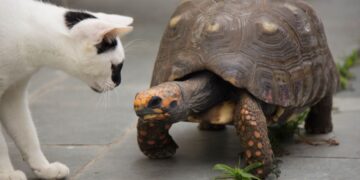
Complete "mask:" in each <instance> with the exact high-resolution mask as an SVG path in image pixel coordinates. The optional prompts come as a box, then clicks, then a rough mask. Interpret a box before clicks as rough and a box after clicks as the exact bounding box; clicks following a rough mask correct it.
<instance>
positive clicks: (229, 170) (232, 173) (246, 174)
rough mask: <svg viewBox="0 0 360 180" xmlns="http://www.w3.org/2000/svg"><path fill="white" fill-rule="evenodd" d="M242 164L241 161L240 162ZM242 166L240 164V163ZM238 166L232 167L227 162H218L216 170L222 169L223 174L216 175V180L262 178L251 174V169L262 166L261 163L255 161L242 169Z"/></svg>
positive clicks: (258, 179) (257, 179)
mask: <svg viewBox="0 0 360 180" xmlns="http://www.w3.org/2000/svg"><path fill="white" fill-rule="evenodd" d="M239 164H240V163H239ZM239 166H240V165H239ZM239 166H238V167H234V168H233V167H230V166H228V165H225V164H216V165H215V166H214V170H218V171H222V172H223V175H222V176H219V177H216V178H215V180H219V179H228V180H260V178H258V177H256V176H254V175H253V174H251V172H250V171H252V170H254V169H256V168H258V167H261V166H262V164H261V163H254V164H250V165H248V166H246V167H245V168H243V169H241V168H239Z"/></svg>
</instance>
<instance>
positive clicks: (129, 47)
mask: <svg viewBox="0 0 360 180" xmlns="http://www.w3.org/2000/svg"><path fill="white" fill-rule="evenodd" d="M139 42H144V43H145V40H144V39H135V40H132V41H130V42H128V43H127V44H126V45H125V46H124V52H125V54H128V53H129V52H131V51H132V50H136V49H138V48H139V47H140V46H141V43H139Z"/></svg>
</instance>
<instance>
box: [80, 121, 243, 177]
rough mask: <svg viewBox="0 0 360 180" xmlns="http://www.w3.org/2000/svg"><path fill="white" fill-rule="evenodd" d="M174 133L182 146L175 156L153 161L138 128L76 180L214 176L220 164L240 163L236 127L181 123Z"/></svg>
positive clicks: (172, 130)
mask: <svg viewBox="0 0 360 180" xmlns="http://www.w3.org/2000/svg"><path fill="white" fill-rule="evenodd" d="M171 134H172V136H173V138H174V139H175V141H176V142H177V144H178V145H179V147H180V148H179V149H178V151H177V153H176V155H175V156H174V157H173V158H171V159H165V160H150V159H148V158H147V157H145V156H144V155H143V154H142V153H141V152H140V150H139V148H138V146H137V142H136V131H135V129H133V130H132V131H131V133H129V135H128V136H127V137H126V139H125V140H124V141H123V142H122V143H121V144H114V146H112V147H111V148H110V149H109V152H107V153H106V154H104V156H103V157H102V158H101V159H99V160H98V161H97V162H96V163H95V164H94V165H93V166H91V167H89V168H88V169H87V170H85V171H84V172H83V173H81V175H80V176H79V177H76V179H81V180H82V179H83V180H88V179H107V180H116V179H134V180H140V179H148V180H152V179H154V180H162V179H163V180H166V179H179V180H180V179H199V180H200V179H204V180H205V179H211V177H215V175H216V172H214V171H212V167H213V165H215V164H216V163H227V164H237V163H238V162H237V161H238V157H239V152H241V148H240V146H239V141H238V138H237V136H236V135H235V131H234V129H233V128H231V127H229V128H227V130H226V131H222V132H205V131H199V130H198V129H197V125H196V124H192V123H179V124H176V125H175V126H173V128H172V129H171Z"/></svg>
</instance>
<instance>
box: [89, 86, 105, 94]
mask: <svg viewBox="0 0 360 180" xmlns="http://www.w3.org/2000/svg"><path fill="white" fill-rule="evenodd" d="M90 88H91V89H92V90H93V91H95V92H97V93H102V92H104V91H103V90H99V89H96V88H94V87H90Z"/></svg>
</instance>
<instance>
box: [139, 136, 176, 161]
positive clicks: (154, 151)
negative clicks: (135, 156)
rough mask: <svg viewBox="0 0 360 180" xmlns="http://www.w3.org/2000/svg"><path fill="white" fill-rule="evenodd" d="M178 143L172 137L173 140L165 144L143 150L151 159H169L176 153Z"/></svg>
mask: <svg viewBox="0 0 360 180" xmlns="http://www.w3.org/2000/svg"><path fill="white" fill-rule="evenodd" d="M177 148H178V145H177V144H176V143H175V142H174V141H173V140H172V139H171V141H170V142H169V143H167V144H165V145H163V146H158V147H154V148H149V149H146V150H142V151H143V153H144V154H145V155H146V156H147V157H149V158H150V159H167V158H170V157H172V156H173V155H174V154H175V153H176V149H177Z"/></svg>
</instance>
